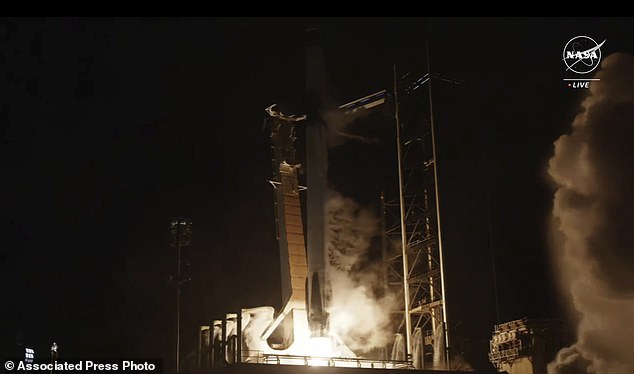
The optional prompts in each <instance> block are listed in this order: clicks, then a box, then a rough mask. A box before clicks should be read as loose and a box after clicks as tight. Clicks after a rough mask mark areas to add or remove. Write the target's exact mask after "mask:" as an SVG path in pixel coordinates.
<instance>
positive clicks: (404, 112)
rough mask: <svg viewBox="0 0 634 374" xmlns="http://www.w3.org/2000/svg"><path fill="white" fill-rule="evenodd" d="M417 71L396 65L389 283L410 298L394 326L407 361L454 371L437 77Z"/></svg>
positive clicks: (386, 205)
mask: <svg viewBox="0 0 634 374" xmlns="http://www.w3.org/2000/svg"><path fill="white" fill-rule="evenodd" d="M417 67H420V65H418V66H417ZM419 71H420V69H416V68H408V67H407V66H396V65H395V66H394V91H393V98H394V112H395V116H394V117H395V125H396V140H397V155H398V173H399V188H398V192H397V193H396V194H395V195H398V196H391V197H388V198H385V199H383V200H382V201H383V213H384V222H385V236H386V240H385V243H386V245H387V247H388V248H387V249H386V251H385V252H386V253H387V259H386V262H387V274H388V285H389V287H391V288H392V289H393V290H394V291H396V290H398V289H399V288H400V289H401V290H402V292H403V295H404V297H403V300H404V301H403V308H402V310H401V311H399V312H398V314H397V315H399V316H400V318H396V320H397V321H400V322H397V323H396V326H395V328H396V331H397V332H398V333H399V334H400V336H401V337H402V338H401V339H403V340H404V350H405V352H406V353H407V357H408V358H409V359H411V360H412V361H413V363H414V366H416V367H417V368H433V369H450V365H449V334H448V329H447V306H446V300H445V294H446V292H445V283H444V263H443V251H442V230H441V220H440V195H439V191H440V189H439V186H438V172H437V167H438V165H437V164H438V163H437V154H436V139H435V128H434V127H435V124H434V116H433V107H432V106H433V101H432V91H431V79H430V77H432V75H431V74H430V73H429V64H427V72H425V73H420V72H419ZM425 85H427V87H426V88H427V89H424V86H425ZM395 351H397V350H395Z"/></svg>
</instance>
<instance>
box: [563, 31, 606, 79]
mask: <svg viewBox="0 0 634 374" xmlns="http://www.w3.org/2000/svg"><path fill="white" fill-rule="evenodd" d="M603 43H605V40H604V41H602V42H601V43H600V44H599V43H597V42H596V41H594V39H592V38H591V37H589V36H583V35H581V36H575V37H574V38H572V39H570V40H569V41H568V43H566V46H565V47H564V52H563V61H564V64H565V65H566V71H572V72H575V73H577V74H588V73H590V72H591V71H593V70H594V69H596V68H597V66H599V63H600V62H601V46H602V45H603Z"/></svg>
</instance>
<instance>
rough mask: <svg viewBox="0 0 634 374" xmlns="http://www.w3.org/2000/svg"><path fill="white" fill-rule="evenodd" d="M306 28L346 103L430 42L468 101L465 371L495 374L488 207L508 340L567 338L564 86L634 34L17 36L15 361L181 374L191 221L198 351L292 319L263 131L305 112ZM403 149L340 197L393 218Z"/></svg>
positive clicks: (5, 311) (7, 252)
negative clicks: (121, 363) (125, 360)
mask: <svg viewBox="0 0 634 374" xmlns="http://www.w3.org/2000/svg"><path fill="white" fill-rule="evenodd" d="M309 27H318V28H319V29H320V30H321V32H322V37H323V45H324V51H325V55H326V69H327V73H328V75H329V77H330V80H331V82H332V88H333V96H334V97H335V98H336V99H337V100H340V101H341V102H342V103H343V102H346V101H350V100H353V99H356V98H358V97H360V96H363V95H365V94H367V93H370V92H375V91H378V90H380V89H383V88H388V89H389V85H390V84H391V82H390V77H391V74H392V71H391V64H392V63H393V62H394V61H395V60H398V58H399V57H397V56H402V55H404V54H407V53H424V41H425V40H426V39H427V40H429V43H430V50H431V53H432V69H433V70H434V71H436V72H438V73H439V74H442V75H444V76H448V77H452V78H454V79H456V80H458V81H460V82H461V84H460V85H457V86H454V87H443V86H442V84H439V85H440V87H439V90H438V97H437V98H436V102H437V104H436V103H435V105H437V110H438V122H437V126H438V128H439V130H438V132H439V140H438V142H439V149H440V150H439V152H440V153H439V168H440V174H441V175H440V178H441V179H440V184H441V189H442V201H441V204H442V205H441V206H442V209H443V220H444V223H445V227H444V228H445V232H443V237H444V239H445V251H446V253H447V263H448V264H447V267H448V270H447V271H448V275H447V277H448V278H449V280H448V287H449V291H448V298H449V319H450V322H451V323H452V324H453V325H454V326H453V328H454V329H455V330H456V331H457V333H458V334H460V335H461V336H462V337H463V339H462V340H463V341H465V342H467V343H465V344H466V345H467V346H471V347H472V348H465V350H466V355H467V356H468V357H469V358H470V359H471V360H472V361H473V362H474V363H475V364H476V365H480V367H482V366H481V365H484V364H483V362H486V357H483V356H482V354H483V352H486V350H488V343H487V339H488V338H489V337H490V332H491V329H492V327H493V324H494V323H496V312H495V306H494V298H493V286H492V276H491V274H492V271H491V269H492V258H491V248H490V247H489V228H488V226H487V222H488V213H487V204H488V205H489V206H490V217H491V230H490V232H491V235H490V239H491V240H490V241H491V243H492V245H493V252H494V253H495V257H494V260H493V262H494V263H495V267H496V270H497V281H498V286H499V287H498V288H499V289H498V291H499V312H500V319H501V320H502V321H505V320H510V319H515V318H520V317H523V316H529V317H536V318H542V317H543V318H546V317H547V318H559V319H565V315H566V314H565V313H566V308H565V305H566V304H565V302H563V301H561V298H560V297H559V296H558V293H557V292H558V286H557V283H556V277H554V276H553V275H552V274H553V270H554V269H553V266H552V265H551V261H550V255H549V247H548V235H547V219H548V216H549V211H550V207H551V196H552V189H551V188H552V187H551V186H550V184H549V181H548V179H547V178H546V173H545V166H546V163H547V160H548V158H549V157H550V155H551V154H552V142H553V141H554V140H555V139H556V138H557V137H558V136H559V135H560V134H562V133H563V132H565V131H567V130H566V129H567V128H569V126H570V122H571V120H572V118H574V115H575V113H576V111H577V108H578V103H579V100H580V99H581V98H582V97H583V90H574V89H572V88H569V87H567V86H566V85H565V84H564V83H563V82H562V78H563V77H564V69H565V68H564V66H563V64H562V61H561V51H562V49H563V46H564V45H565V43H566V42H567V41H568V40H569V39H570V38H572V37H573V36H576V35H589V36H593V37H595V38H596V39H601V40H603V39H606V40H607V41H606V44H605V45H604V47H603V48H602V51H603V53H604V55H607V54H609V53H611V52H616V51H624V52H633V51H634V19H629V20H628V19H341V20H338V19H337V20H335V19H178V20H177V19H142V20H138V19H136V20H135V19H45V20H42V19H3V20H1V21H0V73H1V76H2V83H1V85H0V87H1V88H0V97H1V98H2V99H1V101H0V123H1V130H0V145H1V148H0V150H1V157H0V160H1V162H2V171H3V178H2V187H3V189H2V191H3V194H2V196H3V203H2V209H1V210H0V212H1V217H2V221H1V222H2V232H1V234H2V236H1V238H2V243H3V244H1V245H0V277H1V278H0V281H1V283H0V290H1V295H2V302H1V303H0V338H1V339H2V341H1V342H0V344H1V347H2V353H3V355H4V352H5V350H6V352H9V351H10V349H11V347H13V345H14V344H15V342H16V339H18V340H21V341H24V343H26V344H27V345H30V346H33V347H34V348H35V350H36V354H39V355H40V356H46V355H48V348H49V347H50V344H51V342H52V341H56V342H57V343H58V344H59V345H60V354H61V355H63V356H66V357H69V356H75V357H95V356H111V357H113V356H122V357H135V356H138V357H143V356H145V357H164V358H165V359H166V360H167V361H169V360H173V357H172V355H173V354H172V353H171V352H172V351H173V346H174V339H175V331H174V330H175V327H174V325H175V324H174V321H175V285H174V283H173V282H172V281H171V279H172V275H173V274H174V273H175V271H176V252H175V250H174V248H172V247H170V246H169V235H168V224H169V221H170V218H171V217H173V216H177V215H183V216H186V217H191V218H192V220H193V222H194V244H193V246H192V247H190V248H186V249H185V250H184V254H185V260H186V262H189V263H190V264H191V265H190V266H189V267H188V269H186V270H185V271H186V272H187V273H188V274H190V275H191V276H192V281H191V282H189V283H187V284H186V285H185V286H184V291H183V292H184V295H183V313H184V314H183V320H184V327H183V328H184V331H183V339H184V343H183V344H184V346H185V350H184V352H186V351H189V350H193V349H194V347H195V346H196V344H197V338H196V326H197V325H200V324H204V323H205V322H208V321H209V320H211V319H213V318H214V317H216V316H219V315H221V314H222V313H225V312H227V311H229V310H235V309H236V308H238V307H240V306H257V305H276V303H278V302H279V301H278V299H279V290H278V286H277V285H276V282H277V279H278V277H279V274H278V271H279V269H278V260H277V243H276V240H275V227H274V221H273V217H274V213H273V193H272V192H271V187H270V185H269V184H268V183H267V179H268V178H270V175H271V164H270V157H271V155H270V148H269V142H268V141H269V139H268V136H267V135H266V133H265V132H264V131H263V128H262V120H263V118H264V108H265V107H267V106H269V105H270V104H272V103H281V104H285V105H287V107H289V108H294V105H295V104H296V103H297V102H300V101H301V100H299V99H298V98H300V97H301V96H302V95H303V92H304V42H305V33H304V30H306V29H307V28H309ZM391 129H393V128H390V129H388V130H387V131H385V130H382V131H384V132H385V133H386V134H390V131H391ZM359 131H361V132H363V130H359ZM379 132H380V131H379ZM392 136H393V135H392ZM390 147H392V143H391V142H389V141H388V140H384V141H380V142H379V143H378V144H373V145H370V144H365V143H359V142H356V143H355V142H354V141H351V142H348V143H346V144H345V145H344V146H342V147H341V148H339V149H334V150H331V160H330V163H331V176H330V178H331V181H330V182H331V184H332V185H333V186H336V188H337V190H339V191H340V192H341V193H342V194H344V195H345V196H349V197H352V198H355V199H356V200H357V201H359V202H361V203H363V204H366V205H372V204H376V199H377V198H378V196H377V194H376V192H377V190H378V189H379V187H377V186H378V185H380V182H376V181H384V180H385V178H384V177H385V176H388V175H391V173H390V170H392V171H393V168H394V166H395V165H393V164H391V162H392V161H393V158H392V157H390V156H389V152H391V150H390V149H392V148H390ZM388 150H390V151H389V152H388ZM377 183H378V184H377ZM487 191H488V196H489V198H488V199H487ZM473 347H477V348H473ZM184 355H186V353H184Z"/></svg>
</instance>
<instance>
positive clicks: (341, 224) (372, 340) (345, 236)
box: [326, 193, 396, 353]
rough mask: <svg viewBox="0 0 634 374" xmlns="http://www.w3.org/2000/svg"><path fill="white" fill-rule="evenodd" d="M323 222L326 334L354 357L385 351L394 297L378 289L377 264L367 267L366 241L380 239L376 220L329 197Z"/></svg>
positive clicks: (339, 198) (351, 204)
mask: <svg viewBox="0 0 634 374" xmlns="http://www.w3.org/2000/svg"><path fill="white" fill-rule="evenodd" d="M326 215H327V218H328V231H327V233H326V240H327V243H328V266H329V281H330V284H331V286H332V290H333V291H332V292H333V294H332V303H331V305H332V307H331V310H329V313H330V330H331V331H332V332H334V333H336V334H337V335H338V336H340V337H341V338H343V340H344V342H345V343H346V344H347V345H348V347H349V348H350V349H352V350H353V351H355V352H357V353H363V352H368V351H370V350H372V349H374V348H377V347H383V346H385V345H386V344H387V343H388V342H389V341H390V340H391V339H392V332H391V331H390V329H389V323H390V320H389V318H390V312H391V311H392V310H393V309H394V308H395V305H396V297H395V295H390V294H385V293H381V292H377V290H379V289H383V284H382V283H381V274H382V273H381V270H380V269H379V265H378V264H373V263H368V258H367V255H368V251H369V249H370V246H371V243H372V238H374V237H376V236H377V235H379V234H380V226H379V220H378V218H377V217H376V216H375V215H374V214H373V213H372V212H371V211H370V210H367V209H364V208H362V207H360V206H359V205H358V204H357V203H356V202H355V201H353V200H352V199H349V198H345V197H342V196H341V195H339V194H337V193H332V194H331V197H330V199H329V200H328V203H327V205H326Z"/></svg>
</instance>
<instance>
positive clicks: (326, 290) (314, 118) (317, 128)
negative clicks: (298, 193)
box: [305, 45, 331, 337]
mask: <svg viewBox="0 0 634 374" xmlns="http://www.w3.org/2000/svg"><path fill="white" fill-rule="evenodd" d="M306 93H307V94H308V103H309V105H308V113H307V121H306V122H305V125H306V169H305V170H306V185H307V187H308V191H307V197H306V213H307V219H306V226H307V235H306V244H307V262H308V277H307V279H306V311H307V318H308V324H309V326H310V331H311V336H313V337H321V336H325V335H326V332H327V328H328V313H327V309H328V303H329V302H330V295H331V290H330V286H329V282H328V279H327V273H326V253H327V244H326V212H325V206H326V197H327V196H326V194H327V187H328V145H327V132H326V131H327V129H326V123H325V121H324V120H323V117H322V115H321V113H322V112H323V110H325V109H327V105H328V104H329V103H328V102H327V97H328V95H327V91H326V74H325V69H324V55H323V51H322V49H321V48H320V47H318V46H315V45H309V46H307V48H306Z"/></svg>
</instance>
